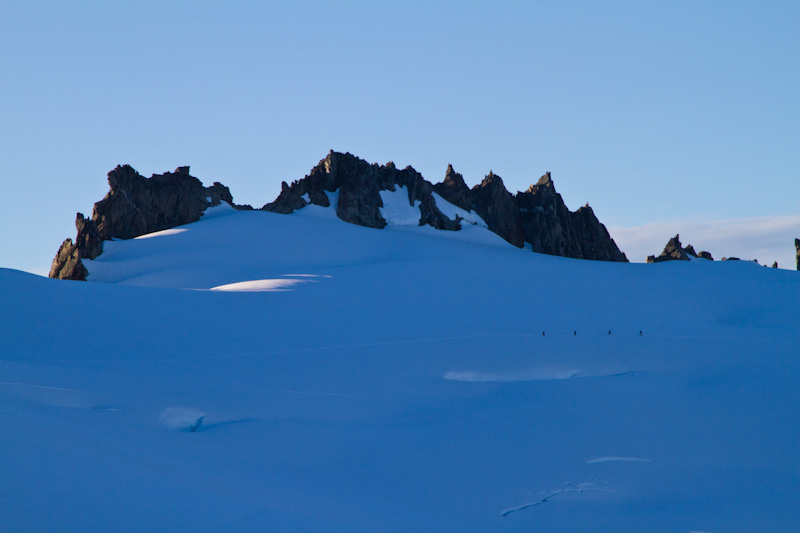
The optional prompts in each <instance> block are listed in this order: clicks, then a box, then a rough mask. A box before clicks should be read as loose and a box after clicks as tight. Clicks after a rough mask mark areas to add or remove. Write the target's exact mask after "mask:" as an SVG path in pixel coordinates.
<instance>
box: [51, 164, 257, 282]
mask: <svg viewBox="0 0 800 533" xmlns="http://www.w3.org/2000/svg"><path fill="white" fill-rule="evenodd" d="M108 185H109V191H108V193H107V194H106V196H105V198H103V199H102V200H100V201H99V202H97V203H96V204H94V209H93V210H92V218H91V219H88V218H86V217H84V215H83V214H82V213H78V214H77V216H76V219H75V226H76V228H77V230H78V231H77V236H76V238H75V241H73V240H72V239H66V240H65V241H64V242H63V243H62V244H61V247H60V248H59V250H58V253H57V254H56V257H55V259H54V260H53V264H52V266H51V268H50V277H51V278H57V279H71V280H85V279H86V276H87V275H88V271H87V270H86V267H85V266H84V265H83V262H82V259H95V258H96V257H97V256H98V255H100V254H101V253H102V252H103V242H105V241H108V240H111V239H132V238H134V237H138V236H140V235H145V234H147V233H152V232H154V231H161V230H164V229H170V228H174V227H176V226H180V225H183V224H189V223H191V222H197V221H198V220H200V217H201V216H202V214H203V212H204V211H205V210H206V209H207V208H208V207H212V206H216V205H219V204H220V203H221V202H223V201H224V202H227V203H229V204H231V205H234V204H233V197H232V196H231V193H230V191H229V190H228V188H227V187H225V186H224V185H222V184H221V183H216V182H215V183H214V184H213V185H212V186H210V187H203V184H202V183H201V182H200V180H199V179H197V178H195V177H193V176H191V175H190V174H189V167H178V168H177V169H176V170H175V172H167V173H164V174H154V175H153V176H152V177H150V178H149V179H148V178H145V177H143V176H141V175H140V174H139V173H138V172H136V171H135V170H134V169H133V168H131V166H130V165H121V166H118V167H117V168H115V169H114V170H112V171H111V172H109V173H108ZM235 207H239V208H244V209H246V208H248V207H249V206H235Z"/></svg>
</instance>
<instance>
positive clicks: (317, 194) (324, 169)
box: [262, 151, 627, 262]
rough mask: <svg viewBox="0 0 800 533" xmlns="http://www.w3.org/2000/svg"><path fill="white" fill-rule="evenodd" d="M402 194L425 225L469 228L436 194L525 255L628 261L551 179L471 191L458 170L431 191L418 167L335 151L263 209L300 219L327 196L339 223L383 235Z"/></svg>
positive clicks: (487, 183)
mask: <svg viewBox="0 0 800 533" xmlns="http://www.w3.org/2000/svg"><path fill="white" fill-rule="evenodd" d="M397 187H406V189H407V191H408V202H409V205H410V206H413V205H415V203H416V202H419V203H420V205H419V209H420V219H419V225H421V226H422V225H425V224H428V225H430V226H432V227H434V228H437V229H442V230H450V231H458V230H459V229H460V228H461V221H460V220H459V219H458V217H456V219H455V220H453V219H449V218H448V217H447V216H445V215H444V213H442V211H441V210H440V209H439V208H438V207H437V205H436V199H435V197H434V196H433V194H432V193H436V194H437V195H439V196H441V197H442V198H443V199H444V200H446V201H447V202H449V203H451V204H453V205H455V206H456V207H459V208H461V209H463V210H464V211H472V212H475V213H476V214H477V215H478V216H480V217H481V218H482V219H483V220H484V222H485V223H486V225H487V227H488V228H489V230H491V231H493V232H494V233H496V234H498V235H499V236H500V237H502V238H503V239H505V240H506V241H508V242H509V243H511V244H513V245H514V246H517V247H520V248H522V247H523V246H524V245H525V243H529V244H530V245H531V248H532V250H533V251H534V252H539V253H544V254H549V255H559V256H563V257H573V258H578V259H594V260H599V261H622V262H627V258H626V257H625V254H623V253H622V252H621V251H620V250H619V248H617V245H616V244H615V243H614V240H613V239H612V238H611V236H610V235H609V233H608V231H607V230H606V228H605V226H604V225H603V224H601V223H600V221H599V220H598V219H597V217H596V216H595V215H594V212H593V211H592V209H591V208H590V207H589V206H588V204H587V205H585V206H584V207H582V208H580V209H578V210H577V211H575V212H571V211H569V209H567V207H566V205H565V204H564V201H563V199H562V198H561V195H560V194H558V193H557V192H556V190H555V186H554V185H553V182H552V179H551V177H550V173H547V174H545V175H544V176H542V178H541V179H540V180H539V182H538V183H537V184H536V185H532V186H531V187H530V188H529V189H528V190H527V191H525V192H518V193H517V194H516V195H513V194H511V193H510V192H508V190H506V188H505V185H504V184H503V180H502V179H501V178H500V176H498V175H496V174H494V173H493V172H489V174H488V175H487V176H486V177H485V178H484V179H483V181H481V183H480V184H478V185H475V186H474V187H473V188H472V189H470V188H469V187H467V185H466V183H465V182H464V178H463V176H461V174H459V173H457V172H456V171H455V170H453V167H452V165H450V166H448V167H447V172H446V173H445V178H444V181H443V182H441V183H438V184H436V185H431V184H430V183H429V182H428V181H426V180H425V179H424V178H423V177H422V176H421V175H420V174H419V173H418V172H417V171H416V170H414V169H413V168H412V167H406V168H405V169H402V170H399V169H397V168H396V167H395V165H394V163H391V162H390V163H387V164H386V165H378V164H376V163H372V164H370V163H368V162H366V161H364V160H363V159H360V158H358V157H356V156H354V155H352V154H349V153H344V154H343V153H339V152H334V151H331V152H330V153H329V154H328V156H327V157H325V159H323V160H321V161H320V162H319V164H317V166H315V167H314V168H313V169H312V170H311V172H310V173H309V174H308V175H307V176H306V177H305V178H303V179H301V180H299V181H295V182H293V183H292V184H291V185H289V184H287V183H286V182H284V183H283V184H282V186H281V193H280V195H279V196H278V198H276V199H275V201H273V202H271V203H268V204H266V205H265V206H264V207H263V208H262V209H264V210H265V211H272V212H275V213H292V212H294V211H296V210H298V209H301V208H303V207H305V206H306V205H309V204H315V205H320V206H323V207H329V206H330V200H329V197H328V194H326V193H336V192H338V203H337V206H336V215H337V216H338V217H339V218H341V219H342V220H344V221H346V222H351V223H353V224H358V225H361V226H367V227H372V228H383V227H385V226H386V224H387V222H386V220H384V219H383V217H382V216H381V213H380V208H381V207H383V203H382V200H381V196H380V191H387V190H388V191H396V190H397Z"/></svg>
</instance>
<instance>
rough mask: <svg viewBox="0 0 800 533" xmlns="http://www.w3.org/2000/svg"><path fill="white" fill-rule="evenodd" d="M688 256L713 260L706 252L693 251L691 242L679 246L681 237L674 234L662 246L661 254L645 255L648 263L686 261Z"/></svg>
mask: <svg viewBox="0 0 800 533" xmlns="http://www.w3.org/2000/svg"><path fill="white" fill-rule="evenodd" d="M689 256H691V257H698V258H701V259H708V260H709V261H713V260H714V258H713V257H711V254H710V253H708V252H705V251H703V252H700V253H697V252H695V251H694V246H692V245H691V244H688V245H686V248H683V247H682V246H681V239H680V235H675V236H674V237H673V238H671V239H670V240H669V241H668V242H667V245H666V246H665V247H664V251H663V252H661V255H659V256H658V257H656V256H654V255H649V256H647V261H646V262H648V263H661V262H663V261H688V260H689Z"/></svg>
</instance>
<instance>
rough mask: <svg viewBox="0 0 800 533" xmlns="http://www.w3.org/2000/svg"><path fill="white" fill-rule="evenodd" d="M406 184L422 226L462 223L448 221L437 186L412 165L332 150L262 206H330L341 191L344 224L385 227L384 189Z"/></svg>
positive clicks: (451, 227) (287, 208)
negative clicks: (399, 165) (435, 191)
mask: <svg viewBox="0 0 800 533" xmlns="http://www.w3.org/2000/svg"><path fill="white" fill-rule="evenodd" d="M397 187H405V188H406V189H407V191H408V204H409V205H410V206H413V205H415V204H416V202H419V209H420V219H419V225H420V226H422V225H425V224H429V225H431V226H433V227H434V228H437V229H449V230H458V229H459V228H460V224H459V223H458V222H457V221H455V220H450V219H448V218H447V217H446V216H445V215H444V214H443V213H442V212H441V211H440V210H439V209H438V208H437V207H436V202H435V200H434V198H433V195H432V194H431V193H432V192H433V186H432V185H431V184H430V183H429V182H427V181H425V179H423V177H422V175H421V174H420V173H419V172H417V171H416V170H414V169H413V168H412V167H410V166H409V167H406V168H404V169H402V170H399V169H398V168H397V167H396V166H395V165H394V163H392V162H389V163H387V164H386V165H378V164H376V163H373V164H370V163H367V162H366V161H364V160H363V159H359V158H358V157H356V156H354V155H352V154H350V153H346V154H342V153H338V152H334V151H331V152H330V153H329V154H328V156H327V157H326V158H325V159H323V160H322V161H320V162H319V164H317V166H315V167H314V168H313V169H311V172H310V173H309V174H308V175H307V176H306V177H305V178H303V179H301V180H299V181H295V182H293V183H292V184H291V185H287V184H286V182H284V183H283V184H282V186H281V193H280V195H279V196H278V198H276V199H275V201H274V202H271V203H268V204H266V205H265V206H264V207H263V208H262V209H263V210H265V211H271V212H274V213H282V214H287V213H292V212H294V211H296V210H297V209H300V208H302V207H305V206H306V205H308V204H315V205H320V206H323V207H328V206H330V200H329V198H328V195H327V194H326V192H328V193H333V192H337V191H338V200H337V205H336V216H338V217H339V218H340V219H342V220H344V221H345V222H350V223H351V224H357V225H359V226H366V227H368V228H383V227H385V226H386V220H384V218H383V216H382V215H381V212H380V208H381V207H384V206H383V200H382V199H381V195H380V191H396V190H397Z"/></svg>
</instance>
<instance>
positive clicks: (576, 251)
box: [516, 172, 628, 262]
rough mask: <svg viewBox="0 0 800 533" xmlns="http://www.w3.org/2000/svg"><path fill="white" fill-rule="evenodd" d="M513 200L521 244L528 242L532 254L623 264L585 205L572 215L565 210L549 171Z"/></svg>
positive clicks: (622, 256)
mask: <svg viewBox="0 0 800 533" xmlns="http://www.w3.org/2000/svg"><path fill="white" fill-rule="evenodd" d="M516 200H517V204H518V205H519V210H520V214H521V217H522V224H523V230H524V233H525V241H527V242H529V243H531V245H532V247H533V251H534V252H539V253H545V254H550V255H560V256H563V257H575V258H578V259H594V260H600V261H621V262H627V260H628V259H627V258H626V257H625V254H624V253H622V252H621V251H620V250H619V248H617V245H616V243H614V240H613V239H612V238H611V236H610V235H609V233H608V230H606V227H605V226H604V225H603V224H601V223H600V221H599V220H597V217H596V216H595V214H594V211H593V210H592V208H591V207H589V204H586V205H584V206H583V207H581V208H580V209H578V210H577V211H575V212H570V210H569V209H567V206H566V204H565V203H564V200H563V198H561V195H560V194H558V192H556V188H555V185H554V184H553V180H552V177H551V175H550V173H549V172H547V173H545V174H544V175H543V176H542V177H541V178H539V181H538V182H537V183H536V185H531V186H530V187H529V188H528V190H527V191H525V192H518V193H517V195H516Z"/></svg>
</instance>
